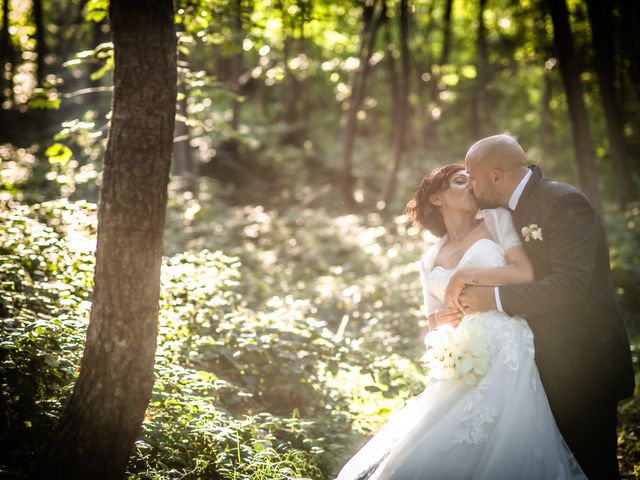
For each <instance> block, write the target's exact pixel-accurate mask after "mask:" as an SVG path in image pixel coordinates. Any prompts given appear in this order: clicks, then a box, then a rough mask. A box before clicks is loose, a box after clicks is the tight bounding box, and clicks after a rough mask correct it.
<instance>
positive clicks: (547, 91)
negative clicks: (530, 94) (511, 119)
mask: <svg viewBox="0 0 640 480" xmlns="http://www.w3.org/2000/svg"><path fill="white" fill-rule="evenodd" d="M543 75H544V91H543V93H542V102H541V112H540V137H541V138H540V146H541V148H542V151H543V152H544V153H545V154H549V153H550V152H551V151H552V150H553V146H554V143H555V142H554V129H553V110H552V109H551V99H552V98H553V81H552V79H551V71H550V70H547V68H546V67H545V69H544V74H543Z"/></svg>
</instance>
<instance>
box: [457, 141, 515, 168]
mask: <svg viewBox="0 0 640 480" xmlns="http://www.w3.org/2000/svg"><path fill="white" fill-rule="evenodd" d="M467 162H470V163H473V164H474V165H476V166H479V167H481V168H483V169H484V168H488V169H494V168H497V169H500V170H502V171H504V172H507V171H511V170H520V171H523V170H525V169H526V168H527V156H526V155H525V153H524V150H523V149H522V147H521V146H520V144H519V143H518V142H517V141H516V139H515V138H513V137H510V136H509V135H492V136H491V137H486V138H483V139H482V140H478V141H477V142H476V143H474V144H473V145H471V148H470V149H469V151H468V152H467V156H466V157H465V163H467Z"/></svg>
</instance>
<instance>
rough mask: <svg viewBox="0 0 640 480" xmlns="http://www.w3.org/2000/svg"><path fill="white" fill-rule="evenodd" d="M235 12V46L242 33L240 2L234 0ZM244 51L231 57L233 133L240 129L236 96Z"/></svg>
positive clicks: (239, 0) (242, 68)
mask: <svg viewBox="0 0 640 480" xmlns="http://www.w3.org/2000/svg"><path fill="white" fill-rule="evenodd" d="M235 5H236V10H235V18H234V20H235V30H236V31H235V33H236V39H237V41H236V44H237V45H242V40H243V39H244V31H243V28H242V0H235ZM243 52H244V50H243V49H242V47H240V48H239V49H238V51H237V52H236V53H235V55H234V56H233V61H232V62H233V67H232V73H231V75H232V81H233V87H232V90H233V94H234V98H233V104H232V109H231V110H232V117H231V128H232V129H233V130H234V131H236V132H237V131H238V128H239V127H240V115H241V113H242V109H241V104H240V101H239V100H238V95H240V77H241V76H242V71H243V70H244V53H243Z"/></svg>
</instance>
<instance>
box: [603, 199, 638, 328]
mask: <svg viewBox="0 0 640 480" xmlns="http://www.w3.org/2000/svg"><path fill="white" fill-rule="evenodd" d="M605 220H606V226H607V234H608V238H609V244H610V249H609V252H610V255H611V274H612V277H613V283H614V285H615V287H616V289H617V291H618V298H619V300H620V305H621V307H622V310H623V313H624V314H625V320H626V321H627V324H628V325H629V326H630V328H632V329H633V330H634V331H635V332H640V204H638V203H637V202H636V203H635V204H631V205H629V207H628V208H627V209H626V211H624V212H622V213H620V212H617V211H614V210H613V209H610V211H607V212H606V215H605Z"/></svg>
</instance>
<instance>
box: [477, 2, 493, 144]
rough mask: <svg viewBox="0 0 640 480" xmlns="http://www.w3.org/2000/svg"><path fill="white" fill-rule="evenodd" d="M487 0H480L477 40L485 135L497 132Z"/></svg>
mask: <svg viewBox="0 0 640 480" xmlns="http://www.w3.org/2000/svg"><path fill="white" fill-rule="evenodd" d="M486 4H487V0H480V4H479V9H478V32H477V38H476V41H477V42H478V51H477V58H478V60H477V66H478V100H479V101H480V102H481V108H479V109H478V110H479V112H482V115H481V116H480V118H481V120H480V122H481V123H480V124H479V125H478V126H479V127H480V128H479V130H480V132H482V134H483V135H486V134H493V133H495V128H496V127H495V124H494V122H493V99H492V95H491V86H490V82H491V78H490V76H491V75H490V72H489V52H488V48H487V28H486V26H485V24H484V10H485V7H486Z"/></svg>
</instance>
